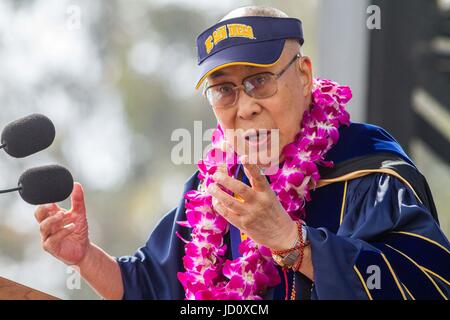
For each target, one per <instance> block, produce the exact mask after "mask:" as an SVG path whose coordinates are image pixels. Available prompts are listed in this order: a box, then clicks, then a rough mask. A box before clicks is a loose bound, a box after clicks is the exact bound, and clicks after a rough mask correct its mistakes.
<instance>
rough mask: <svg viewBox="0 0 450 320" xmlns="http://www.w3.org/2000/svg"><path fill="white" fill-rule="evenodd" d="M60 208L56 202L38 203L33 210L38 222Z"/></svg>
mask: <svg viewBox="0 0 450 320" xmlns="http://www.w3.org/2000/svg"><path fill="white" fill-rule="evenodd" d="M59 210H61V208H60V207H59V206H58V205H57V204H56V203H48V204H43V205H39V206H37V208H36V211H35V212H34V217H35V218H36V221H37V222H38V223H41V222H42V221H43V220H44V219H45V218H47V217H48V216H50V215H52V214H54V213H55V212H58V211H59Z"/></svg>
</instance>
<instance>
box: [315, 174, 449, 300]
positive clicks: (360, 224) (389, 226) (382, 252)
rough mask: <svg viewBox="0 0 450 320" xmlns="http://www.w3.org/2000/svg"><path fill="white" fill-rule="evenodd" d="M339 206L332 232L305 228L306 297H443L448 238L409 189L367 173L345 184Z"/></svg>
mask: <svg viewBox="0 0 450 320" xmlns="http://www.w3.org/2000/svg"><path fill="white" fill-rule="evenodd" d="M344 208H345V210H344V211H343V212H344V215H343V217H342V222H341V224H340V227H339V229H338V231H337V232H336V233H332V232H330V231H329V230H327V229H326V228H312V227H307V234H308V240H309V241H310V243H311V250H312V262H313V269H314V285H313V289H312V293H311V298H312V299H447V298H448V297H449V292H450V290H449V286H450V282H449V280H450V254H449V253H450V251H449V247H450V246H449V242H448V240H447V238H446V237H445V235H444V234H443V233H442V231H441V229H440V228H439V225H438V224H437V222H436V221H435V220H434V219H433V217H432V216H431V214H430V213H429V210H428V209H427V208H425V207H424V206H423V205H422V204H421V203H420V201H419V200H418V198H417V197H416V196H415V195H414V192H413V191H412V189H410V188H409V187H408V186H406V185H405V184H403V183H402V182H401V181H400V180H399V179H397V178H396V177H394V176H391V175H388V174H383V173H377V174H371V175H368V176H365V177H362V178H359V179H355V180H351V181H349V182H348V187H347V195H346V203H345V207H344ZM309 214H313V213H309Z"/></svg>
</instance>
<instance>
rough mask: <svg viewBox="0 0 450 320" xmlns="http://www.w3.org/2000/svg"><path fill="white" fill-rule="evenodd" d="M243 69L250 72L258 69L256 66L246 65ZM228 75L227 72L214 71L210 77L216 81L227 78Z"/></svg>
mask: <svg viewBox="0 0 450 320" xmlns="http://www.w3.org/2000/svg"><path fill="white" fill-rule="evenodd" d="M243 67H245V68H246V69H249V70H253V69H256V68H258V67H255V66H245V65H244V66H243ZM226 75H227V72H224V71H223V70H217V71H214V72H213V73H211V75H210V77H211V79H215V78H218V77H222V76H226Z"/></svg>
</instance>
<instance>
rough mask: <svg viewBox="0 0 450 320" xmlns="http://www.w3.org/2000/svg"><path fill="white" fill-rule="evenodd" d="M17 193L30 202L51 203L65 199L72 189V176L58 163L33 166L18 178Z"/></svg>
mask: <svg viewBox="0 0 450 320" xmlns="http://www.w3.org/2000/svg"><path fill="white" fill-rule="evenodd" d="M19 187H21V188H22V189H21V190H19V194H20V196H21V197H22V199H23V200H25V201H26V202H28V203H30V204H35V205H36V204H44V203H53V202H59V201H63V200H65V199H66V198H67V197H69V196H70V194H71V193H72V190H73V177H72V174H71V173H70V172H69V170H67V169H66V168H64V167H62V166H59V165H47V166H42V167H35V168H31V169H28V170H27V171H25V172H24V173H23V174H22V175H21V176H20V178H19Z"/></svg>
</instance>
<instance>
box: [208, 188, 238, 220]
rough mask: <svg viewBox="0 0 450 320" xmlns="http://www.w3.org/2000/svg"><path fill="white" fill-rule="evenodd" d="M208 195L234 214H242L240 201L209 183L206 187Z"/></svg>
mask: <svg viewBox="0 0 450 320" xmlns="http://www.w3.org/2000/svg"><path fill="white" fill-rule="evenodd" d="M208 193H209V194H210V195H212V196H213V198H216V199H217V200H219V201H220V202H221V203H222V204H223V205H224V206H225V207H226V208H227V209H230V210H232V211H234V212H236V214H239V213H242V212H243V211H244V209H245V208H244V206H243V203H242V202H241V200H238V199H236V198H234V197H233V196H231V195H229V194H228V193H226V192H225V191H223V190H222V189H220V187H219V186H218V185H217V184H216V183H211V184H210V185H209V186H208Z"/></svg>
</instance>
